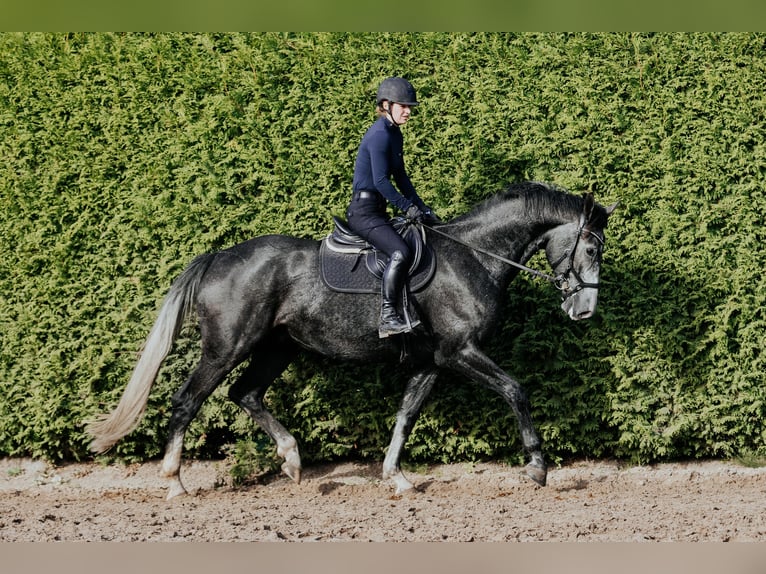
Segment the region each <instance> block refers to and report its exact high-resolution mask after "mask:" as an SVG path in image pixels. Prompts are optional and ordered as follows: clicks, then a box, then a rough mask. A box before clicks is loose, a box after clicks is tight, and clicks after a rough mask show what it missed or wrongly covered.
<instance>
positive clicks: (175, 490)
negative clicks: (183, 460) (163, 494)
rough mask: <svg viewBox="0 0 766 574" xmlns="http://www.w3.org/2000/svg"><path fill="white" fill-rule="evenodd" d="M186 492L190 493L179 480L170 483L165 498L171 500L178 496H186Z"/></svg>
mask: <svg viewBox="0 0 766 574" xmlns="http://www.w3.org/2000/svg"><path fill="white" fill-rule="evenodd" d="M186 494H188V492H186V489H185V488H184V485H183V484H181V482H180V481H178V482H175V483H174V484H171V485H170V488H169V489H168V496H167V498H166V499H165V500H171V499H173V498H175V497H176V496H184V495H186Z"/></svg>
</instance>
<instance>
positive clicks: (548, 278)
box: [421, 223, 561, 289]
mask: <svg viewBox="0 0 766 574" xmlns="http://www.w3.org/2000/svg"><path fill="white" fill-rule="evenodd" d="M421 225H423V227H426V228H428V229H430V230H431V231H433V232H434V233H438V234H439V235H441V236H442V237H446V238H447V239H450V240H452V241H454V242H455V243H459V244H460V245H462V246H463V247H467V248H468V249H472V250H474V251H477V252H479V253H482V254H484V255H487V256H489V257H492V258H494V259H497V260H498V261H502V262H503V263H506V264H508V265H511V266H513V267H516V268H517V269H520V270H522V271H525V272H527V273H529V274H530V275H534V276H535V277H540V278H541V279H545V280H546V281H550V282H551V283H553V284H554V285H555V286H556V288H557V289H561V287H559V282H560V279H559V278H557V277H554V276H553V275H548V274H547V273H543V272H542V271H538V270H537V269H532V268H531V267H527V266H526V265H522V264H521V263H519V262H518V261H512V260H511V259H507V258H505V257H503V256H502V255H498V254H497V253H492V252H491V251H487V250H486V249H482V248H481V247H476V246H475V245H471V244H470V243H466V242H465V241H463V240H462V239H458V238H457V237H454V236H452V235H450V234H448V233H444V232H443V231H441V230H439V229H437V228H435V227H431V226H430V225H426V224H425V223H422V224H421Z"/></svg>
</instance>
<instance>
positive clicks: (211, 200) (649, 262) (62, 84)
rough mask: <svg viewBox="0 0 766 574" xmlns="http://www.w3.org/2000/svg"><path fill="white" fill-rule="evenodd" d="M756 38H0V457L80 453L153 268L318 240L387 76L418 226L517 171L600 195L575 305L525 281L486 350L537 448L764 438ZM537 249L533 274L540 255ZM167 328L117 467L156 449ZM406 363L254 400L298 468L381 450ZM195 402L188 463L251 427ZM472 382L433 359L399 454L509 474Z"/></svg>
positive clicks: (125, 363)
mask: <svg viewBox="0 0 766 574" xmlns="http://www.w3.org/2000/svg"><path fill="white" fill-rule="evenodd" d="M764 48H766V36H765V35H763V34H694V35H690V34H660V35H649V34H436V33H434V34H157V35H143V34H76V35H71V34H2V35H0V158H2V161H0V201H1V202H2V205H1V207H2V209H0V230H1V231H2V238H3V242H2V258H0V289H1V291H2V297H1V298H0V384H1V385H2V392H0V455H11V456H17V455H33V456H41V457H46V458H49V459H51V460H54V461H61V460H76V459H82V458H86V457H87V456H88V453H87V449H86V444H87V438H86V437H85V435H84V428H83V420H85V419H87V418H89V417H91V416H92V415H94V414H95V413H98V412H102V411H105V410H109V409H110V408H111V407H113V406H114V404H115V403H116V400H117V398H118V397H119V395H120V394H121V392H122V389H123V387H124V385H125V383H126V382H127V379H128V376H129V373H130V370H131V369H132V367H133V365H134V364H135V360H136V354H137V352H138V350H139V348H140V346H141V344H142V342H143V340H144V338H145V337H146V335H147V333H148V330H149V328H150V326H151V324H152V323H153V321H154V317H155V313H156V310H157V305H158V303H159V301H160V300H161V299H162V297H163V295H164V293H165V292H166V291H167V289H168V287H169V285H170V283H171V282H172V280H173V278H174V277H175V276H176V275H177V274H178V273H179V272H180V271H181V270H182V269H183V268H184V266H185V265H186V264H187V263H188V262H189V261H190V260H191V259H192V258H193V257H194V256H195V255H197V254H199V253H202V252H205V251H210V250H215V249H219V248H222V247H225V246H228V245H230V244H232V243H235V242H238V241H241V240H244V239H246V238H249V237H252V236H255V235H260V234H265V233H285V234H291V235H298V236H304V237H314V238H320V237H322V236H323V235H324V234H326V233H327V232H328V231H329V229H330V216H331V215H332V214H334V213H342V212H343V210H344V208H345V204H346V201H347V199H348V196H349V188H350V182H351V176H352V170H353V160H354V154H355V151H356V146H357V145H358V142H359V139H360V137H361V135H362V134H363V133H364V130H365V129H366V128H367V126H368V125H369V124H370V122H372V121H373V118H374V113H373V104H374V94H375V89H376V87H377V84H378V83H379V81H380V80H381V79H383V78H384V77H386V76H387V75H392V74H398V75H406V76H407V77H409V78H410V79H411V80H412V81H413V83H414V84H415V86H416V88H417V90H418V95H419V99H420V100H421V102H422V105H421V106H420V107H419V108H418V110H417V114H416V115H415V117H414V119H413V120H412V121H411V123H410V124H408V126H407V127H406V128H405V131H406V133H405V145H406V148H407V149H406V153H407V159H408V163H409V167H410V173H411V176H412V179H413V181H414V183H415V185H416V187H417V189H418V190H419V191H420V193H421V195H422V196H423V197H424V198H425V199H426V201H427V202H429V203H430V204H432V205H433V206H434V207H435V208H436V209H437V210H438V212H439V213H440V215H442V217H445V218H446V217H452V216H455V215H458V214H460V213H463V212H465V211H467V210H468V209H470V207H471V206H472V205H473V204H474V203H476V202H477V201H479V200H481V199H483V198H485V197H487V196H489V195H490V194H492V193H494V192H495V191H497V190H498V189H499V188H500V187H502V186H503V185H504V184H505V183H507V182H509V181H512V180H517V179H537V180H547V181H552V182H555V183H556V184H559V185H562V186H565V187H567V188H569V189H571V190H573V191H574V192H580V191H583V190H593V191H595V192H596V195H597V198H598V199H599V201H600V202H602V203H604V204H607V203H611V202H613V201H616V200H619V201H620V202H621V204H622V208H621V210H620V211H618V213H617V215H615V216H614V217H613V218H612V222H611V226H610V229H609V230H608V240H607V249H606V252H605V261H604V272H603V276H604V282H605V283H604V286H603V288H602V290H601V300H600V306H599V313H598V316H597V317H596V318H594V319H593V320H591V321H588V322H587V323H573V322H570V321H569V320H568V319H567V318H566V317H565V316H564V315H563V314H562V313H561V311H560V310H559V308H558V302H557V297H556V294H555V293H554V292H553V291H552V290H551V288H550V287H549V286H547V285H545V284H542V283H540V282H537V281H535V280H533V279H530V278H527V277H521V278H520V279H519V280H517V281H516V282H514V284H513V285H512V286H511V288H510V290H509V302H508V309H507V314H506V316H507V320H506V321H505V322H504V324H503V326H502V329H501V330H500V332H498V334H497V336H496V338H495V339H494V340H493V342H492V344H491V345H490V347H489V348H488V351H489V353H490V354H491V356H493V357H494V358H495V359H496V360H497V361H498V362H499V363H500V364H501V365H502V366H503V367H504V368H506V369H507V370H508V371H509V372H511V373H513V374H514V375H515V376H516V377H518V378H519V379H520V381H521V382H522V383H523V384H524V386H525V387H526V389H527V390H528V392H529V394H530V397H531V402H532V406H533V416H534V419H535V421H536V422H537V425H538V428H539V429H540V431H541V433H542V435H543V437H544V439H545V441H546V451H547V454H548V455H549V457H550V458H551V459H552V460H561V459H564V458H568V457H583V456H588V457H605V456H617V457H623V458H626V459H631V460H635V461H654V460H666V459H671V458H683V457H692V458H694V457H728V456H734V455H737V454H741V453H746V452H747V453H752V452H757V453H764V452H766V430H765V429H766V424H764V423H765V422H766V404H765V397H764V394H765V393H766V391H764V384H763V373H764V366H765V365H764V359H762V358H761V355H760V353H759V351H760V346H761V343H762V340H763V332H764V331H763V327H764V315H763V309H764V298H766V289H765V288H764V287H765V286H764V282H766V279H764V273H763V271H762V270H763V269H764V268H766V255H764V252H763V250H762V249H761V245H762V244H763V240H764V237H763V236H764V231H763V226H762V223H763V220H764V216H765V212H766V201H765V200H764V187H763V181H764V175H765V172H766V143H764V142H766V100H764V97H763V94H764V93H766V59H764V58H763V53H764ZM539 263H540V264H542V262H539ZM197 343H198V340H197V335H196V332H195V330H194V328H193V325H190V326H189V327H187V328H186V329H185V330H184V332H183V333H182V337H181V338H180V339H179V341H178V344H177V346H176V349H175V351H174V353H173V355H172V356H171V357H170V359H169V360H168V361H167V363H166V365H165V367H164V368H163V370H162V372H161V375H160V378H159V380H158V382H157V385H156V387H155V390H154V391H153V394H152V396H151V398H150V404H149V408H148V410H147V413H146V416H145V419H144V421H143V423H142V424H141V426H140V427H139V429H138V430H137V431H135V432H134V433H133V434H131V435H130V436H128V437H127V438H126V439H124V440H123V441H122V442H121V443H119V445H118V446H117V447H116V448H115V450H114V454H115V455H116V456H118V457H121V458H123V459H126V460H137V459H146V458H150V457H154V456H157V455H159V454H160V453H161V450H162V448H163V446H164V439H165V436H164V432H165V425H166V424H167V420H168V416H169V412H168V411H169V397H170V395H171V394H172V392H173V391H174V390H175V389H176V388H178V386H179V385H180V384H181V383H182V382H183V380H184V379H185V376H186V373H187V372H188V370H189V369H190V368H191V366H192V365H193V364H194V362H195V361H196V358H197V348H196V345H197ZM404 377H405V373H403V372H400V371H399V370H396V369H391V368H390V367H389V368H379V367H375V368H369V367H365V368H362V367H360V366H356V365H337V364H334V363H330V362H325V361H323V360H315V359H309V358H305V359H301V360H300V361H298V362H297V363H296V364H295V365H293V366H292V367H291V368H290V369H289V370H288V371H287V372H286V373H285V374H284V376H283V377H282V379H281V380H280V381H278V382H277V383H276V384H275V385H274V387H273V388H272V390H271V391H269V394H268V395H267V398H268V401H269V403H270V404H271V406H272V408H273V409H274V410H275V411H276V413H277V414H278V416H279V418H281V419H282V420H283V422H284V423H285V424H286V426H287V427H288V428H290V429H291V430H292V431H293V432H294V433H295V435H296V437H297V438H298V439H299V441H300V443H301V447H302V450H303V453H304V458H305V459H306V460H327V459H331V458H333V457H340V456H361V457H367V458H375V459H379V458H381V456H382V454H383V452H384V449H385V447H386V446H387V443H388V439H389V434H390V428H391V425H392V422H393V417H394V414H395V411H396V408H397V405H398V402H399V399H400V397H401V393H402V388H403V385H404V381H405V378H404ZM260 436H261V435H260V431H258V430H257V429H256V428H255V427H254V425H253V424H252V423H251V422H250V420H249V419H248V418H247V417H246V416H245V415H244V414H242V413H240V412H239V411H238V410H237V408H236V407H234V406H233V405H232V404H230V403H229V402H228V401H227V400H226V399H225V389H224V388H221V389H220V390H219V391H218V392H216V394H215V395H214V396H213V397H211V399H210V400H209V401H208V402H207V403H206V405H205V406H204V408H203V411H202V413H201V414H200V416H199V418H198V419H197V420H196V421H195V422H194V423H193V425H192V428H191V429H190V432H189V434H188V441H187V448H188V449H189V450H188V451H187V452H188V453H189V454H191V455H194V456H218V455H219V454H220V452H221V450H222V449H223V448H225V445H227V444H231V443H232V442H234V441H236V440H238V439H243V438H253V437H255V438H258V439H259V440H260V438H259V437H260ZM519 451H520V445H519V440H518V438H517V431H516V423H515V421H514V420H513V417H512V415H511V414H510V412H509V410H508V408H507V407H506V406H505V404H504V403H502V401H501V400H500V399H499V397H496V396H494V395H492V394H491V393H489V392H487V391H485V390H483V389H480V388H478V387H476V386H474V385H472V384H469V383H466V381H464V380H461V379H459V378H456V377H452V376H449V375H445V376H444V377H443V378H442V379H441V383H440V384H439V385H438V386H437V388H436V390H435V391H434V393H433V396H432V397H431V399H430V400H429V402H428V404H427V406H426V408H425V410H424V413H423V416H422V417H421V418H420V420H419V422H418V424H417V426H416V428H415V431H414V433H413V436H412V438H411V440H410V442H409V444H408V448H407V452H408V454H407V456H408V457H409V459H410V460H413V461H456V460H474V459H479V458H486V457H493V458H496V459H504V460H510V461H518V460H519V455H520V452H519Z"/></svg>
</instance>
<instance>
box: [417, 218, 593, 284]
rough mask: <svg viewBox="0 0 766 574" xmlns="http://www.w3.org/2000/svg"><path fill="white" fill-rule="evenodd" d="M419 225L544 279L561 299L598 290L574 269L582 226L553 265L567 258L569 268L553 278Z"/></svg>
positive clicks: (436, 230)
mask: <svg viewBox="0 0 766 574" xmlns="http://www.w3.org/2000/svg"><path fill="white" fill-rule="evenodd" d="M421 225H422V226H423V227H425V228H427V229H430V230H431V231H433V232H434V233H437V234H439V235H441V236H442V237H446V238H447V239H449V240H451V241H454V242H455V243H458V244H460V245H462V246H464V247H467V248H468V249H472V250H473V251H476V252H478V253H482V254H483V255H487V256H488V257H492V258H494V259H497V260H498V261H502V262H503V263H506V264H507V265H511V266H513V267H516V268H517V269H520V270H521V271H524V272H526V273H529V274H530V275H533V276H534V277H539V278H540V279H545V280H546V281H548V282H550V283H552V284H553V286H554V287H556V289H558V290H559V291H561V296H562V298H563V299H568V298H569V297H571V296H572V295H574V294H575V293H577V292H578V291H582V290H583V289H586V288H590V289H598V286H599V284H598V283H586V282H584V281H582V279H581V278H580V275H579V274H578V273H577V271H576V270H575V269H574V254H575V250H576V249H577V243H578V242H579V241H580V235H582V231H583V228H584V225H583V226H581V227H580V229H579V230H578V231H577V238H576V240H575V245H574V247H573V248H572V251H571V253H565V254H564V255H563V256H562V258H561V260H560V261H559V262H558V263H556V265H553V267H554V268H555V267H557V266H558V264H559V263H561V261H563V260H564V259H565V258H566V257H569V268H568V269H567V270H566V271H565V272H564V273H562V274H560V275H557V276H556V277H554V276H553V275H548V274H547V273H544V272H542V271H539V270H537V269H532V268H531V267H527V266H526V265H523V264H521V263H519V262H518V261H513V260H511V259H508V258H506V257H503V256H501V255H498V254H497V253H492V252H491V251H487V250H486V249H482V248H481V247H477V246H475V245H471V244H470V243H467V242H465V241H463V240H462V239H458V238H457V237H454V236H452V235H450V234H448V233H445V232H443V231H441V230H439V229H437V228H435V227H432V226H430V225H427V224H425V223H422V222H421ZM590 233H591V235H593V236H594V237H596V239H598V240H599V241H600V242H601V244H602V245H603V239H601V238H600V237H599V236H598V235H596V234H594V233H593V232H590ZM570 273H574V275H575V278H576V279H577V280H578V284H577V285H576V286H575V288H574V289H572V290H570V289H569V279H568V277H569V274H570Z"/></svg>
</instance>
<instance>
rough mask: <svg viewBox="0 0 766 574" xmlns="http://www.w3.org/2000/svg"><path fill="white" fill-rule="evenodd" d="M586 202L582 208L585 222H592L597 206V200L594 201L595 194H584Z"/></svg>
mask: <svg viewBox="0 0 766 574" xmlns="http://www.w3.org/2000/svg"><path fill="white" fill-rule="evenodd" d="M582 196H583V198H584V199H585V202H584V203H583V206H582V215H583V218H584V220H585V221H590V218H591V216H592V215H593V208H594V207H595V206H596V200H595V199H593V192H590V191H589V192H587V193H583V194H582Z"/></svg>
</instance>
